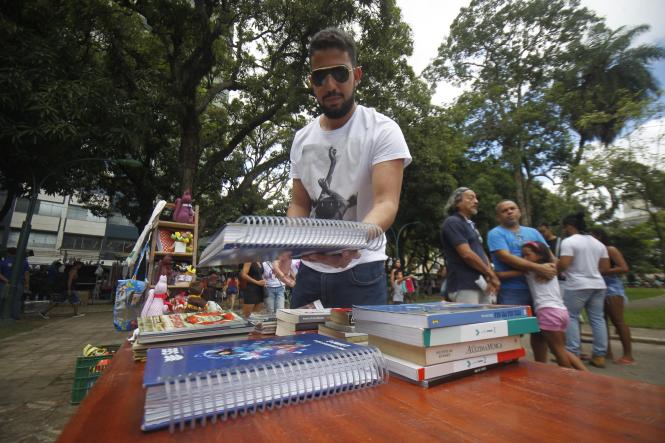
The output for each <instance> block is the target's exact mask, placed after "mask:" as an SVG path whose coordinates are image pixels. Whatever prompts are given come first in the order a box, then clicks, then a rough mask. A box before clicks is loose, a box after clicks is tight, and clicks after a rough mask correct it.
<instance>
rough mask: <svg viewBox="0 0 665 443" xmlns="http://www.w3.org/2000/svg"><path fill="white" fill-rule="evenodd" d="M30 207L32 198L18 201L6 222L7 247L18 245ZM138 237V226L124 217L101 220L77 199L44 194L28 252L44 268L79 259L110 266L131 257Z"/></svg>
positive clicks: (41, 197) (0, 197) (36, 209)
mask: <svg viewBox="0 0 665 443" xmlns="http://www.w3.org/2000/svg"><path fill="white" fill-rule="evenodd" d="M2 200H3V196H0V201H2ZM28 204H29V200H28V199H25V198H19V199H17V200H16V201H15V203H14V208H13V209H12V210H11V211H10V212H9V213H8V214H7V216H6V217H5V219H4V220H3V223H2V226H1V229H2V231H1V234H2V237H0V238H2V244H3V246H6V247H11V246H16V245H17V243H18V239H19V235H20V232H21V226H22V224H23V221H24V220H25V217H26V212H27V210H28ZM138 236H139V232H138V230H137V229H136V227H135V226H134V225H133V224H132V223H131V222H130V221H129V220H127V219H126V218H125V217H123V216H122V215H120V214H113V215H112V216H111V217H108V218H104V217H98V216H96V215H94V214H92V213H91V212H90V211H89V210H88V209H86V208H85V207H83V204H82V203H81V202H79V201H78V200H77V199H76V198H75V197H73V196H59V195H56V196H53V195H46V194H40V195H39V200H38V202H37V205H36V207H35V212H34V215H33V217H32V230H31V233H30V237H29V240H28V249H29V250H31V251H32V253H33V254H32V255H30V256H29V257H28V261H29V262H30V264H31V265H40V264H50V263H52V262H53V261H54V260H63V261H71V260H74V259H76V260H81V261H83V262H94V263H96V262H97V261H102V264H103V265H107V266H110V265H112V264H113V263H114V262H116V261H118V260H123V259H124V257H126V256H127V254H128V253H129V252H130V251H131V250H132V248H133V247H134V243H135V242H136V239H137V238H138Z"/></svg>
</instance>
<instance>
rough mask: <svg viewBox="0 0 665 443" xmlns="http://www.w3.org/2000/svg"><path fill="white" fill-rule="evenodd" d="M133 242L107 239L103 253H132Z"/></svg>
mask: <svg viewBox="0 0 665 443" xmlns="http://www.w3.org/2000/svg"><path fill="white" fill-rule="evenodd" d="M134 243H135V241H134V240H125V239H122V238H107V239H106V240H105V242H104V250H105V251H113V252H126V253H130V252H132V249H133V248H134Z"/></svg>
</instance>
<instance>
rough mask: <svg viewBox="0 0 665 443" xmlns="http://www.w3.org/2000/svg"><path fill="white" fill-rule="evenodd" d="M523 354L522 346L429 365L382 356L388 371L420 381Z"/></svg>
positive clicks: (508, 359)
mask: <svg viewBox="0 0 665 443" xmlns="http://www.w3.org/2000/svg"><path fill="white" fill-rule="evenodd" d="M524 355H525V351H524V348H519V349H514V350H512V351H505V352H497V353H494V354H488V355H482V356H478V357H471V358H465V359H462V360H454V361H449V362H446V363H439V364H435V365H430V366H425V365H420V364H418V363H413V362H410V361H408V360H404V359H401V358H398V357H394V356H392V355H388V354H384V358H385V359H386V364H387V366H388V369H389V370H390V372H394V373H396V374H399V375H401V376H402V377H406V378H409V379H411V380H414V381H419V382H420V381H423V380H431V379H434V378H436V377H441V376H445V375H450V374H455V373H457V372H462V371H467V370H469V369H475V368H480V367H483V366H488V365H492V364H496V363H500V362H506V361H512V360H517V359H520V358H522V357H524Z"/></svg>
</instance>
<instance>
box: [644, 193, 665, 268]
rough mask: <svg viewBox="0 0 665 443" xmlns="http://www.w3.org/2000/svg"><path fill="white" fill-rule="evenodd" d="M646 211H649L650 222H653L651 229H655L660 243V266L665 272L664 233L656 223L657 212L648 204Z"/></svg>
mask: <svg viewBox="0 0 665 443" xmlns="http://www.w3.org/2000/svg"><path fill="white" fill-rule="evenodd" d="M647 212H648V213H649V218H650V219H651V223H653V229H654V231H656V236H657V237H658V242H659V243H660V268H661V269H662V270H663V272H665V233H664V232H663V230H662V228H661V227H660V224H659V223H658V213H657V212H654V211H652V210H651V208H649V207H648V206H647Z"/></svg>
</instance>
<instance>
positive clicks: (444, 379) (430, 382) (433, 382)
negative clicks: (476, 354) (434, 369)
mask: <svg viewBox="0 0 665 443" xmlns="http://www.w3.org/2000/svg"><path fill="white" fill-rule="evenodd" d="M517 361H518V360H508V361H502V362H498V363H493V364H489V365H485V366H480V367H478V368H471V369H465V370H463V371H459V372H454V373H452V374H447V375H442V376H440V377H434V378H430V379H427V380H420V381H418V380H412V379H410V378H408V377H404V376H402V375H399V374H397V373H396V372H393V373H392V374H391V376H393V377H395V378H399V379H402V380H405V381H408V382H409V383H413V384H415V385H419V386H422V387H423V388H431V387H434V386H438V385H440V384H442V383H448V382H450V381H453V380H458V379H460V378H463V377H467V376H470V375H474V374H478V373H481V372H485V371H489V370H491V369H494V368H498V367H500V366H505V365H509V364H513V363H515V362H517Z"/></svg>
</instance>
